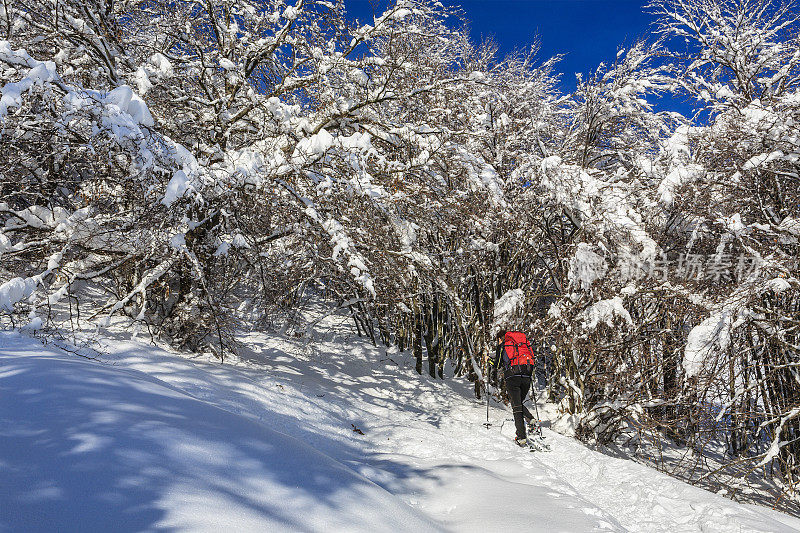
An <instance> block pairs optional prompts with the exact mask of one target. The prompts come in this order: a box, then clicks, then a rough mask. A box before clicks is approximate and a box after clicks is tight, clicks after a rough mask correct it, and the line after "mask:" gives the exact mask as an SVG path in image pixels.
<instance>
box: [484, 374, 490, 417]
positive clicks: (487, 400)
mask: <svg viewBox="0 0 800 533" xmlns="http://www.w3.org/2000/svg"><path fill="white" fill-rule="evenodd" d="M485 385H486V423H485V424H484V426H486V429H489V428H490V427H492V424H490V423H489V382H488V381H487V382H486V383H485Z"/></svg>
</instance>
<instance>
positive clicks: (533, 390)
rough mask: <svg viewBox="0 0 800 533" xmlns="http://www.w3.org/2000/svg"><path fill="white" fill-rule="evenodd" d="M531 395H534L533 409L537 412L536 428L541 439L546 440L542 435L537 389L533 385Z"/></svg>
mask: <svg viewBox="0 0 800 533" xmlns="http://www.w3.org/2000/svg"><path fill="white" fill-rule="evenodd" d="M531 394H532V395H533V409H534V411H536V428H537V429H538V430H539V437H541V438H544V435H542V419H541V418H540V417H539V406H538V405H536V404H537V402H536V387H535V386H534V384H533V383H531Z"/></svg>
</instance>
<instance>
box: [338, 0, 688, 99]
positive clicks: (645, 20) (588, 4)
mask: <svg viewBox="0 0 800 533" xmlns="http://www.w3.org/2000/svg"><path fill="white" fill-rule="evenodd" d="M442 3H444V4H445V5H448V6H460V7H461V8H462V9H463V10H464V12H465V15H466V18H467V19H468V20H469V21H470V22H471V33H472V37H473V39H475V41H480V40H481V38H482V37H485V36H489V35H492V36H494V38H495V41H497V43H498V44H499V45H500V53H501V55H503V54H505V53H507V52H509V51H511V50H513V49H515V48H521V47H527V46H528V45H530V44H531V43H532V42H533V41H534V38H535V36H536V35H539V37H540V40H541V52H540V55H541V57H542V59H546V58H549V57H551V56H553V55H556V54H564V58H563V60H562V61H561V62H560V63H559V65H558V67H557V69H558V70H559V71H560V72H561V73H562V85H563V88H564V90H565V91H570V90H572V89H574V88H575V73H576V72H582V73H588V72H592V71H594V70H595V69H596V68H597V66H598V65H599V64H600V63H601V62H608V61H613V59H614V57H615V56H616V52H617V49H618V48H619V47H620V46H624V45H626V44H630V43H632V42H633V41H635V40H636V39H637V38H638V37H641V36H648V35H649V33H650V24H651V23H652V21H653V18H652V16H651V15H649V14H648V13H646V12H645V11H644V5H646V3H647V2H646V1H642V0H442ZM345 4H346V6H347V10H348V14H349V17H350V18H353V19H355V18H357V19H359V20H362V21H366V20H370V19H371V17H372V8H371V5H370V2H369V0H345ZM386 4H387V1H386V0H381V1H380V5H381V6H385V5H386ZM656 105H657V107H658V108H660V109H671V110H673V109H674V110H677V111H682V112H684V113H685V112H688V106H686V105H685V104H684V105H682V104H680V103H678V102H674V101H672V100H671V99H665V100H664V101H663V102H660V103H657V104H656Z"/></svg>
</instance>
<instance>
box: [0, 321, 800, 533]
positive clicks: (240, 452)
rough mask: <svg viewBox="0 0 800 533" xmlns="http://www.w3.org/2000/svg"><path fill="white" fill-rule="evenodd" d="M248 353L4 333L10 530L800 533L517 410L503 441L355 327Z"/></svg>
mask: <svg viewBox="0 0 800 533" xmlns="http://www.w3.org/2000/svg"><path fill="white" fill-rule="evenodd" d="M241 341H242V342H243V344H244V345H245V346H246V349H245V350H244V351H243V352H242V353H241V354H240V358H239V360H238V361H236V362H235V363H234V364H225V365H220V364H218V363H213V362H211V361H208V360H204V359H203V358H199V357H195V358H188V357H182V356H178V355H174V354H170V353H168V352H166V351H164V350H161V349H158V348H155V347H153V346H149V345H144V344H141V343H137V342H130V341H122V340H118V339H115V340H109V341H106V342H105V350H104V351H105V352H108V354H107V355H104V356H101V360H102V361H103V362H102V363H100V362H96V361H88V360H85V359H82V358H79V357H76V356H74V355H71V354H66V353H65V352H63V351H61V350H59V349H57V348H54V347H52V346H47V347H43V346H42V345H41V344H40V343H39V342H38V341H36V340H34V339H29V338H27V337H23V336H21V335H20V334H17V333H10V332H0V398H2V402H1V403H0V531H5V530H9V531H46V530H54V529H53V527H54V526H57V529H59V530H60V531H65V530H70V529H75V530H102V529H105V528H107V527H110V526H112V525H113V529H114V530H116V531H140V530H192V531H212V530H216V531H219V530H220V529H234V528H235V529H236V530H271V531H277V530H288V531H334V530H335V531H342V530H347V531H426V530H430V531H434V530H444V531H487V530H492V531H510V530H512V529H513V530H515V531H516V530H519V531H543V532H556V531H581V532H583V531H637V532H638V531H647V532H690V531H703V532H745V531H752V532H761V531H764V532H779V531H800V520H798V519H795V518H793V517H790V516H787V515H783V514H781V513H778V512H775V511H770V510H769V509H765V508H760V507H755V506H748V505H740V504H736V503H734V502H731V501H730V500H727V499H725V498H723V497H722V496H718V495H716V494H712V493H710V492H707V491H704V490H702V489H699V488H696V487H692V486H689V485H687V484H684V483H682V482H680V481H678V480H675V479H673V478H670V477H669V476H667V475H665V474H661V473H659V472H657V471H655V470H652V469H650V468H648V467H646V466H643V465H640V464H637V463H634V462H632V461H628V460H624V459H617V458H612V457H608V456H606V455H603V454H600V453H598V452H595V451H592V450H589V449H587V448H586V447H584V446H583V445H581V444H580V443H579V442H577V441H575V440H573V439H571V438H567V437H563V436H561V435H558V434H555V433H553V432H550V431H547V430H545V432H546V435H547V438H548V440H549V442H550V444H551V446H552V448H553V451H552V452H550V453H529V452H527V451H525V450H520V449H518V448H516V447H515V446H514V445H513V443H512V437H513V422H512V421H511V413H510V411H509V410H508V409H507V408H501V407H499V406H498V405H493V406H492V409H491V412H490V419H491V421H492V422H493V426H492V427H491V428H490V429H486V428H485V427H484V426H483V425H482V424H483V422H485V419H486V405H485V403H481V402H480V401H478V400H476V399H475V398H474V397H472V395H471V392H470V390H469V384H467V383H464V382H461V381H459V380H447V381H445V382H442V381H440V380H433V379H430V378H428V377H427V376H416V375H412V373H413V368H412V364H413V363H412V362H411V360H410V357H409V355H408V354H401V353H396V352H394V351H393V350H389V351H388V352H387V350H386V349H385V348H382V347H381V348H375V347H373V346H371V345H369V344H368V343H367V342H365V341H364V340H362V339H358V338H357V337H355V336H354V335H352V333H351V332H350V329H349V327H348V326H347V325H346V324H345V323H344V319H343V318H342V317H338V316H335V315H332V316H329V317H327V318H326V319H324V320H321V321H320V322H319V323H318V324H317V326H316V329H315V331H313V332H310V334H309V336H306V337H304V338H296V339H294V338H292V339H290V338H282V337H269V336H266V335H263V334H245V335H243V336H242V337H241ZM354 429H358V430H360V431H362V432H363V433H364V434H363V435H361V434H359V433H357V432H356V431H354ZM87 517H88V518H89V520H88V521H87V520H86V518H87ZM82 520H83V522H81V521H82ZM81 523H82V524H83V526H92V525H93V526H95V527H94V528H92V527H81V526H78V525H77V524H81Z"/></svg>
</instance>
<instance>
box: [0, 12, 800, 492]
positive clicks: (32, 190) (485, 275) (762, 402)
mask: <svg viewBox="0 0 800 533" xmlns="http://www.w3.org/2000/svg"><path fill="white" fill-rule="evenodd" d="M645 9H646V10H647V12H648V13H650V14H651V17H652V22H653V25H652V28H651V30H652V31H651V34H650V35H649V36H648V38H647V39H643V40H640V41H637V42H634V43H629V44H628V45H627V46H624V47H623V46H622V43H621V47H620V49H619V51H618V53H617V54H616V57H610V58H609V59H608V61H607V62H605V63H603V64H600V65H598V66H597V68H596V70H595V71H593V72H591V73H588V74H584V75H583V76H579V78H578V80H577V88H576V89H575V90H574V91H572V92H565V91H564V90H563V89H562V84H561V83H560V78H559V76H560V75H559V74H558V71H557V68H556V67H557V65H558V61H559V57H552V58H542V57H540V54H539V53H538V47H537V45H536V43H532V44H531V46H530V47H529V48H527V49H524V50H518V51H516V52H514V53H512V54H510V55H507V56H504V57H501V56H500V55H499V54H498V46H497V44H496V43H495V42H494V41H492V40H486V41H484V42H481V43H476V42H473V41H472V40H471V39H470V37H469V33H468V21H466V20H465V19H464V17H463V14H462V13H461V12H460V11H459V10H457V9H452V8H449V7H445V6H443V5H442V4H441V3H439V2H436V1H435V0H397V1H396V2H393V3H391V4H390V5H389V7H388V8H387V9H386V11H385V12H383V13H381V14H378V15H376V16H375V17H374V18H373V20H370V21H368V22H367V23H366V24H357V23H354V22H352V21H350V20H349V19H348V18H347V16H346V10H345V3H344V1H343V0H290V1H285V0H203V1H195V0H168V1H167V0H2V1H0V85H2V88H0V95H1V96H0V326H2V327H14V328H20V329H23V330H30V331H36V332H38V333H37V334H39V335H52V336H58V335H64V336H68V335H69V332H70V331H75V330H83V331H100V330H102V329H103V328H105V327H108V326H109V325H110V324H111V323H112V322H114V323H117V324H119V323H120V322H119V321H120V320H123V321H124V323H125V324H127V326H126V327H128V328H130V329H131V331H134V330H135V331H137V332H138V331H141V332H143V333H145V334H147V335H151V336H152V337H153V338H157V339H159V340H160V341H163V342H165V343H168V344H170V345H172V346H173V347H174V348H176V349H180V350H188V351H194V352H205V353H208V352H210V353H213V354H214V355H215V356H216V357H217V358H218V359H219V360H220V361H221V362H224V361H225V359H226V357H228V356H230V355H232V354H235V353H237V346H238V345H239V342H240V341H239V340H238V336H239V333H240V332H241V331H243V330H245V329H257V330H263V331H275V332H280V333H282V334H287V335H296V336H302V335H303V331H304V327H305V325H304V324H303V322H302V320H300V319H299V318H298V317H299V314H298V310H300V309H301V308H302V307H303V306H304V305H307V303H308V302H309V300H310V299H317V300H320V299H321V300H324V301H326V302H329V304H330V305H331V306H334V307H338V308H340V309H341V308H344V309H348V310H349V312H350V314H351V317H352V321H353V323H354V327H355V328H357V330H358V333H359V334H360V335H362V336H365V337H368V338H370V339H371V340H372V342H373V343H376V344H384V345H387V346H389V345H393V346H397V347H398V348H399V349H400V350H401V351H403V352H405V356H407V357H409V358H411V360H413V361H415V363H416V372H417V373H419V374H423V373H424V374H427V375H429V376H431V377H435V378H437V379H461V380H469V381H470V382H471V383H472V384H474V392H475V395H476V397H478V398H482V397H484V394H486V391H487V387H488V386H489V385H490V383H492V382H493V381H494V380H495V379H496V378H495V376H493V375H492V373H491V372H489V371H488V369H487V363H486V361H487V357H488V356H489V355H490V354H491V353H492V352H493V349H494V340H493V337H492V328H493V326H495V325H496V324H497V323H498V320H501V319H502V320H504V321H505V322H506V323H508V324H510V325H512V326H513V327H516V328H519V329H522V330H523V331H525V332H527V334H528V337H529V338H530V339H531V341H532V342H533V343H534V344H535V348H536V353H537V369H536V373H537V377H538V378H539V382H540V383H541V386H542V387H545V388H546V394H547V397H548V399H549V401H551V402H554V403H556V404H558V405H559V406H560V408H561V410H562V412H563V414H564V416H565V417H567V418H568V419H569V420H570V421H571V425H572V428H573V429H574V435H575V436H576V437H577V438H579V439H581V440H583V441H584V442H587V443H589V444H592V445H598V446H606V445H616V446H624V447H629V448H632V449H635V450H636V453H637V454H640V455H641V456H642V460H644V461H648V462H650V463H652V464H654V465H655V466H657V467H659V468H661V469H663V470H665V471H667V472H669V473H671V474H672V475H675V476H678V477H681V478H684V479H687V480H689V481H691V482H693V483H697V484H700V485H701V486H706V487H710V488H714V489H715V490H716V489H718V488H719V487H724V488H725V490H726V491H727V495H728V496H730V497H732V498H739V497H742V498H746V497H747V495H748V494H750V493H752V492H753V489H752V488H751V485H752V486H760V485H759V484H760V483H764V484H766V485H765V486H766V487H767V491H766V494H768V497H769V499H768V502H767V503H769V504H770V505H779V503H780V502H781V501H786V500H794V499H795V498H796V497H797V496H798V486H797V483H798V481H799V480H800V279H799V278H800V265H799V264H798V257H800V250H799V248H800V246H798V239H799V238H800V174H798V172H800V39H798V17H800V10H798V6H797V5H796V4H795V3H793V2H782V1H773V0H653V1H652V2H651V3H650V4H648V5H647V6H646V7H645ZM665 95H669V96H670V97H672V98H676V99H681V100H683V101H686V102H691V105H692V106H693V108H694V109H695V112H694V113H693V114H692V116H683V115H681V114H679V113H677V112H669V111H659V110H658V109H657V106H655V102H657V100H658V99H659V98H660V97H663V96H665ZM501 315H502V316H501ZM408 379H409V380H412V379H417V378H416V376H414V375H409V376H408ZM675 446H677V447H679V448H680V449H683V450H686V453H684V454H681V455H679V456H675V455H669V456H668V455H667V454H664V453H662V452H663V451H664V450H665V449H667V448H669V447H675Z"/></svg>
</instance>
